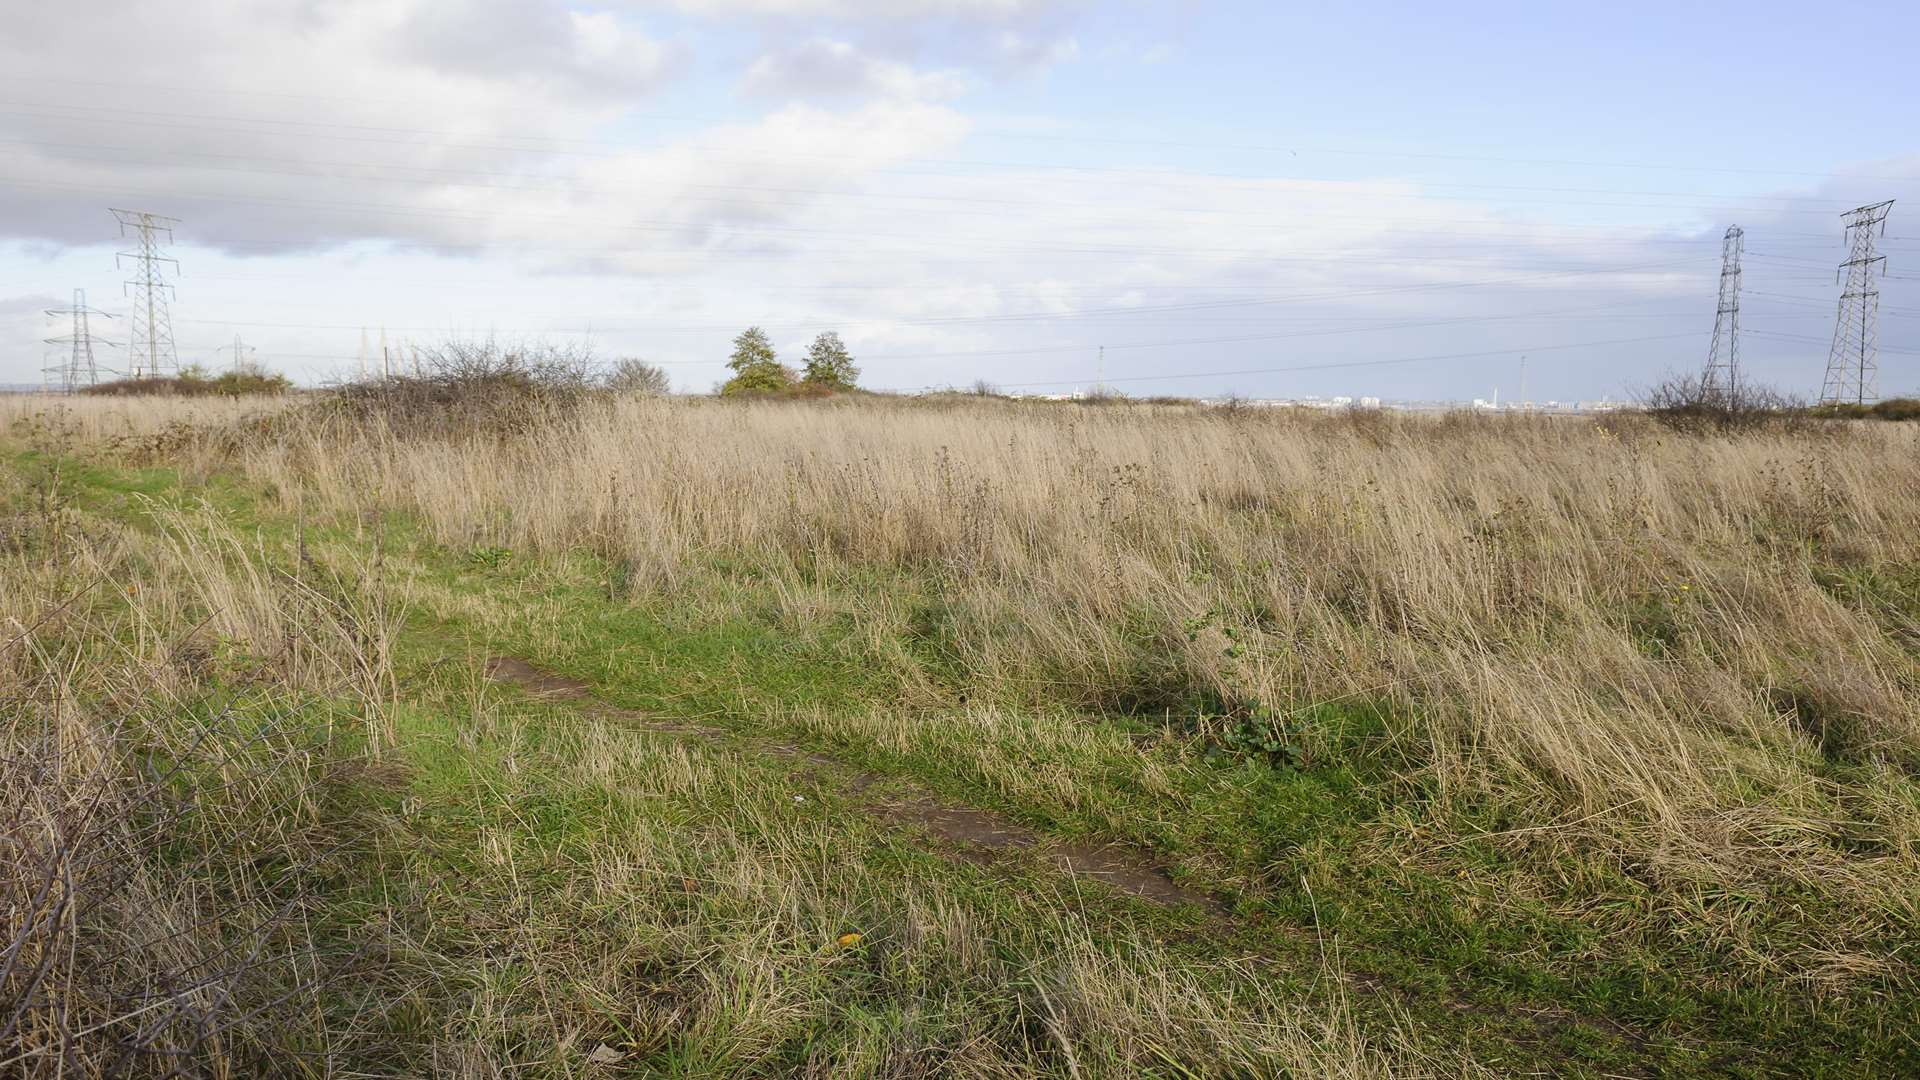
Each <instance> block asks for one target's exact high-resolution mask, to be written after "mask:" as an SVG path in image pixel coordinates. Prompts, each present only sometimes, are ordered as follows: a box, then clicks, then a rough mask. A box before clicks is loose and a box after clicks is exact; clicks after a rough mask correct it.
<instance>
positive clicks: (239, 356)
mask: <svg viewBox="0 0 1920 1080" xmlns="http://www.w3.org/2000/svg"><path fill="white" fill-rule="evenodd" d="M213 351H214V352H217V353H223V352H230V353H232V354H233V367H232V368H231V369H230V370H232V371H233V372H235V373H239V372H242V371H246V370H247V369H248V368H249V367H251V366H252V365H250V364H249V363H248V362H247V354H248V353H251V352H253V351H254V348H253V346H251V345H246V344H242V343H241V341H240V335H239V334H235V335H233V344H231V345H222V346H220V347H219V348H217V349H215V350H213Z"/></svg>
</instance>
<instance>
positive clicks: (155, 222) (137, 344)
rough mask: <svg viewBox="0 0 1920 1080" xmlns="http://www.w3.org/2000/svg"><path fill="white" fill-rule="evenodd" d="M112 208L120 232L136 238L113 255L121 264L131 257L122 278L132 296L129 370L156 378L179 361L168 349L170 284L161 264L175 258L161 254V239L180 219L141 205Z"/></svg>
mask: <svg viewBox="0 0 1920 1080" xmlns="http://www.w3.org/2000/svg"><path fill="white" fill-rule="evenodd" d="M112 213H113V217H114V220H115V221H118V222H119V223H120V235H121V236H127V235H129V230H131V235H133V236H135V237H137V238H138V240H139V249H138V250H137V251H123V252H120V253H119V254H118V255H117V256H116V257H115V259H116V264H117V265H120V266H125V265H126V261H125V260H127V259H132V260H133V262H134V268H133V273H134V276H133V278H132V279H131V280H129V281H128V282H127V289H128V290H129V294H128V295H129V296H131V297H132V299H133V320H132V332H131V333H129V334H128V335H127V363H128V367H129V371H128V374H130V375H132V376H133V377H134V378H136V379H139V378H143V377H144V378H156V377H158V376H161V375H164V374H166V373H167V372H169V371H173V370H176V369H178V368H179V366H180V359H179V357H178V356H176V355H175V354H174V349H173V316H172V315H171V314H170V313H169V312H168V310H167V302H168V301H169V300H170V299H171V298H172V295H173V286H172V285H169V284H167V282H166V280H165V277H164V274H165V268H164V267H163V266H162V265H161V264H163V263H172V264H173V268H174V269H175V270H176V271H177V270H179V269H180V260H178V259H170V258H168V257H167V256H165V255H163V254H161V251H162V247H161V243H162V241H161V239H160V237H161V235H162V234H164V235H165V236H166V240H165V242H166V243H168V244H171V243H173V227H174V226H175V225H177V224H179V223H180V219H179V218H170V217H161V216H160V215H158V214H150V213H147V212H146V211H145V210H113V211H112Z"/></svg>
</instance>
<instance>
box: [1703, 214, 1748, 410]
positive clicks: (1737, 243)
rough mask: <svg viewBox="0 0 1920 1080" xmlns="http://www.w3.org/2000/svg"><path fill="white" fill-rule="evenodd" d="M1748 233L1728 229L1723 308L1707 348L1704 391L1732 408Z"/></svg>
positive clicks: (1722, 260)
mask: <svg viewBox="0 0 1920 1080" xmlns="http://www.w3.org/2000/svg"><path fill="white" fill-rule="evenodd" d="M1745 246H1746V233H1745V231H1744V230H1742V229H1741V228H1740V226H1738V225H1730V226H1728V227H1727V235H1726V238H1725V239H1724V240H1722V241H1721V243H1720V304H1719V306H1718V307H1717V308H1715V309H1714V315H1713V344H1711V345H1709V346H1708V347H1707V370H1706V374H1705V376H1704V378H1702V380H1701V387H1700V388H1701V390H1702V391H1703V392H1704V394H1705V395H1706V397H1707V399H1708V400H1710V401H1714V402H1718V403H1720V404H1722V405H1724V406H1725V407H1726V408H1729V409H1731V408H1733V407H1734V405H1735V402H1736V401H1737V400H1738V399H1737V398H1736V397H1735V394H1736V393H1737V391H1738V387H1739V383H1740V254H1741V252H1742V251H1743V250H1744V249H1745Z"/></svg>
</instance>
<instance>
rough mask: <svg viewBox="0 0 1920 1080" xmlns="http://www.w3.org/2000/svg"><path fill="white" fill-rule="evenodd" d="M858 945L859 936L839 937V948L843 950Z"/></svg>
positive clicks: (844, 935)
mask: <svg viewBox="0 0 1920 1080" xmlns="http://www.w3.org/2000/svg"><path fill="white" fill-rule="evenodd" d="M858 944H860V935H859V934H841V935H840V947H841V948H843V949H851V948H853V947H854V946H855V945H858Z"/></svg>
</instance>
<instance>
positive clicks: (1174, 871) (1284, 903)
mask: <svg viewBox="0 0 1920 1080" xmlns="http://www.w3.org/2000/svg"><path fill="white" fill-rule="evenodd" d="M444 404H445V403H440V404H439V405H436V406H435V407H434V408H433V409H432V410H431V411H423V406H422V404H421V402H420V401H418V400H415V398H414V397H413V396H409V395H408V394H406V393H392V394H382V393H372V392H369V393H364V394H359V395H354V394H349V395H346V396H344V397H340V398H331V397H327V398H323V397H316V396H300V397H296V398H293V399H290V400H281V401H272V402H268V401H264V400H254V401H249V400H244V399H242V400H234V401H203V400H198V399H195V400H180V399H173V400H156V399H143V398H122V399H74V400H67V401H60V402H54V403H50V402H49V401H48V400H47V399H31V398H0V424H3V425H4V427H0V454H3V455H4V462H5V464H4V466H3V467H0V732H4V744H3V745H4V751H3V753H4V759H3V760H0V822H4V823H6V824H0V837H3V838H4V840H5V842H6V844H7V846H8V847H7V849H8V855H9V866H10V867H11V869H10V870H9V871H8V873H7V876H5V877H4V878H0V893H4V895H3V896H0V912H4V913H5V914H4V916H3V917H4V919H5V921H4V923H0V950H4V951H0V1075H7V1074H11V1073H14V1072H19V1073H25V1074H29V1075H49V1076H51V1075H68V1076H88V1075H119V1074H125V1073H134V1074H143V1075H144V1074H151V1075H166V1074H168V1072H169V1070H171V1069H174V1068H176V1067H178V1068H181V1069H183V1070H185V1071H186V1073H187V1074H188V1075H214V1076H249V1075H260V1074H275V1075H301V1076H315V1077H321V1076H327V1077H331V1076H341V1077H347V1076H413V1075H422V1074H433V1075H448V1076H463V1077H464V1076H472V1077H494V1076H580V1077H586V1076H601V1075H606V1076H615V1075H636V1076H638V1075H660V1076H787V1075H812V1076H872V1077H900V1076H1004V1077H1019V1076H1035V1075H1043V1076H1058V1077H1067V1078H1079V1077H1099V1076H1115V1077H1132V1076H1153V1077H1169V1078H1172V1077H1197V1076H1276V1075H1285V1076H1296V1077H1318V1076H1356V1077H1358V1076H1436V1077H1452V1076H1461V1075H1475V1074H1485V1075H1527V1074H1535V1075H1554V1076H1563V1075H1564V1076H1594V1077H1599V1076H1622V1075H1625V1076H1727V1075H1731V1076H1756V1077H1757V1076H1775V1075H1796V1076H1799V1075H1806V1076H1858V1075H1905V1074H1911V1073H1915V1072H1920V983H1917V981H1916V971H1915V963H1916V956H1915V955H1914V942H1916V941H1920V426H1916V425H1912V424H1902V423H1867V422H1862V421H1829V422H1810V421H1809V422H1802V423H1798V424H1794V425H1788V426H1778V425H1776V426H1759V427H1756V428H1754V429H1751V430H1745V431H1740V432H1734V433H1724V434H1700V433H1679V432H1674V431H1671V430H1668V429H1666V428H1663V427H1661V426H1659V425H1657V424H1655V423H1653V422H1652V421H1650V420H1648V419H1646V418H1644V417H1637V416H1618V417H1611V418H1606V419H1602V420H1585V419H1580V420H1574V419H1551V418H1501V419H1489V418H1474V417H1468V416H1457V417H1444V418H1439V417H1406V416H1395V415H1390V414H1354V415H1349V416H1328V415H1299V414H1293V413H1284V412H1266V411H1252V410H1242V409H1199V408H1195V407H1188V406H1180V405H1141V404H1112V405H1102V406H1081V405H1052V404H1037V403H1031V404H1030V403H1014V402H1005V401H997V400H991V399H984V400H973V399H966V398H959V397H955V398H950V399H926V400H914V401H894V400H884V399H867V398H844V397H843V398H826V399H822V400H817V401H800V402H778V401H768V402H753V401H746V402H741V401H724V402H723V401H717V400H711V399H702V400H683V399H648V398H636V397H620V396H611V395H605V394H599V393H567V394H551V395H546V394H531V395H526V396H520V397H516V396H513V395H507V396H506V397H505V398H499V399H496V398H487V399H484V400H474V401H467V402H462V403H459V407H458V408H455V409H448V408H445V407H443V406H444Z"/></svg>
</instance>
